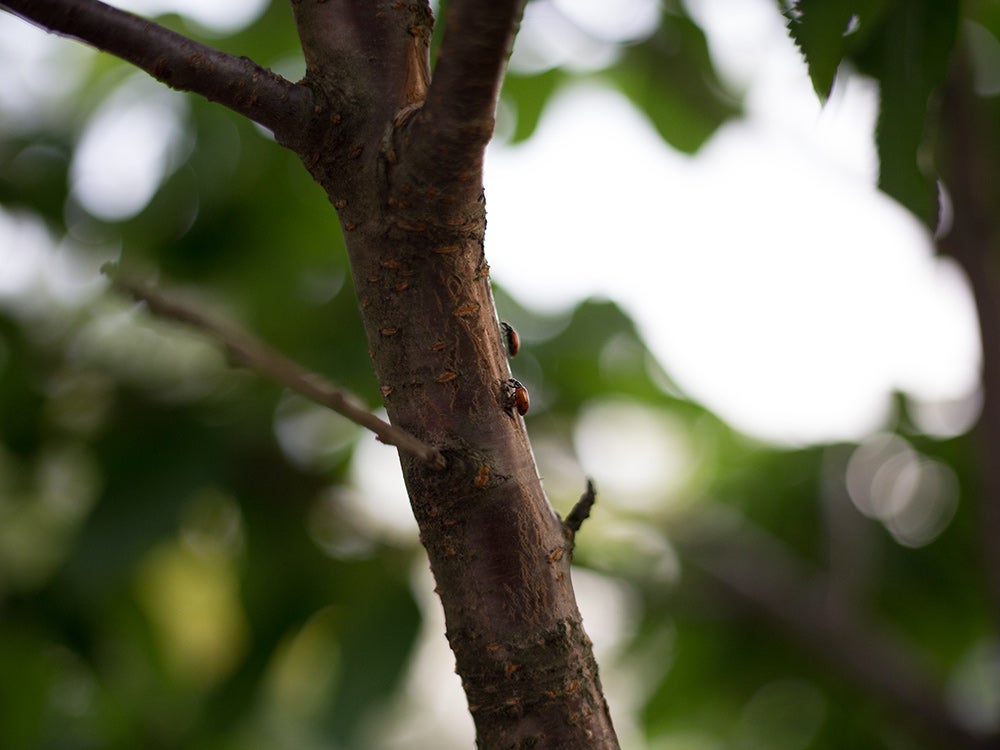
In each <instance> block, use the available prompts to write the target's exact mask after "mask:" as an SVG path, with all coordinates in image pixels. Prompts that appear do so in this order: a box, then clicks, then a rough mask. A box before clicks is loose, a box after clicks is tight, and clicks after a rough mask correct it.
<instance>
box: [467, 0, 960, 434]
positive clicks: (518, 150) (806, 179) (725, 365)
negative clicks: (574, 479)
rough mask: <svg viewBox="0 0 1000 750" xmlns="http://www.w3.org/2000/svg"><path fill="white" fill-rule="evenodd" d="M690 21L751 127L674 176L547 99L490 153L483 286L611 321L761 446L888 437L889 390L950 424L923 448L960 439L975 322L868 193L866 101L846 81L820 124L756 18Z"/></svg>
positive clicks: (706, 11)
mask: <svg viewBox="0 0 1000 750" xmlns="http://www.w3.org/2000/svg"><path fill="white" fill-rule="evenodd" d="M648 4H649V3H647V2H646V1H645V0H629V2H627V3H625V6H626V7H627V8H628V7H632V6H636V8H637V10H635V11H634V12H633V13H626V14H624V15H626V16H627V17H630V18H631V17H636V16H641V15H642V13H643V11H642V8H643V7H644V6H646V5H648ZM566 5H569V3H566ZM689 5H690V6H691V7H692V10H697V11H698V13H697V15H698V16H699V17H700V18H701V20H702V23H703V24H704V25H705V27H706V29H707V30H708V32H709V38H710V41H711V42H712V50H713V53H716V54H717V57H718V62H719V64H720V67H721V69H722V70H723V72H724V73H726V74H728V75H729V77H730V79H731V80H733V81H734V83H735V84H737V85H739V86H740V87H742V88H745V90H746V92H747V95H746V108H747V112H748V115H747V118H746V119H745V120H742V121H740V122H736V123H732V124H730V125H727V126H726V127H724V128H723V129H722V130H721V131H719V132H718V133H717V134H716V135H715V136H714V137H713V139H712V140H711V141H710V142H709V143H708V144H707V145H706V146H705V147H704V149H703V150H701V151H700V152H699V153H698V154H697V155H696V156H695V157H694V158H688V157H686V156H684V155H681V154H678V153H677V152H674V151H672V150H671V149H670V148H669V147H668V146H666V145H664V144H663V142H662V141H661V139H660V138H659V137H658V135H657V134H656V133H655V131H654V130H653V128H652V127H651V126H650V124H649V123H648V122H647V121H646V120H645V119H644V116H643V115H642V114H641V113H640V112H639V111H637V110H636V109H635V108H634V107H633V106H632V105H631V104H630V103H629V102H628V101H627V100H625V99H624V98H623V97H622V96H621V95H620V94H618V93H617V92H615V91H612V90H610V89H601V88H596V87H592V86H591V87H581V88H576V89H571V90H569V91H566V92H564V93H562V94H561V95H560V96H559V97H558V99H557V100H556V101H555V102H553V103H552V104H551V106H550V108H549V109H548V110H547V112H546V115H545V116H544V119H543V121H542V123H541V125H540V127H539V130H538V132H537V134H536V135H535V136H534V137H533V138H532V139H530V140H529V141H528V142H526V143H525V144H523V145H518V146H514V147H510V146H506V145H504V144H503V143H502V142H500V141H498V142H496V143H495V144H494V145H493V146H492V148H491V149H490V152H489V160H488V164H487V175H486V191H487V206H488V212H489V231H488V233H487V251H488V254H489V258H490V262H491V268H492V271H493V275H494V278H495V279H497V280H498V281H499V282H500V283H502V284H503V285H504V286H505V287H507V288H508V289H509V290H510V291H511V292H513V294H514V295H515V296H516V297H517V298H518V299H519V300H521V301H523V302H524V303H526V304H528V305H529V306H537V307H541V308H546V309H558V308H563V307H565V306H567V305H570V304H572V303H573V302H574V301H577V300H579V299H582V298H585V297H588V296H604V297H609V298H612V299H614V300H616V301H617V302H619V303H620V304H622V305H623V306H624V307H625V308H626V309H627V310H628V312H629V313H631V314H632V315H633V316H634V318H635V319H636V320H637V321H638V323H639V324H640V326H641V328H642V330H643V333H644V334H645V336H646V338H647V341H648V343H649V345H650V346H651V348H652V349H653V351H654V352H655V353H656V355H657V356H658V357H659V359H660V361H661V362H662V364H663V365H664V366H665V367H666V369H667V371H668V372H669V373H670V375H671V376H672V377H673V378H675V379H676V381H677V382H678V384H679V385H680V386H681V387H682V388H683V390H684V391H685V392H686V393H688V394H689V395H691V396H692V397H694V398H695V399H696V400H699V401H701V402H703V403H704V404H706V405H707V406H709V407H710V408H712V409H713V410H715V411H717V412H718V413H719V414H720V415H721V416H723V417H724V418H725V419H727V420H729V421H730V422H731V423H733V424H734V425H736V426H737V427H739V428H740V429H742V430H744V431H746V432H748V433H750V434H753V435H756V436H758V437H762V438H765V439H769V440H774V441H777V442H791V443H799V442H814V441H827V440H841V439H858V438H860V437H863V436H864V435H866V434H869V433H871V432H872V431H874V430H877V429H878V428H879V427H880V426H882V425H884V424H885V421H886V419H887V417H888V416H889V411H888V410H889V408H890V400H889V394H890V393H891V392H892V391H893V390H904V391H907V392H908V393H910V394H912V395H913V396H914V397H916V399H917V400H918V401H921V402H940V401H946V402H957V403H951V404H950V405H951V406H952V407H954V408H951V409H949V408H947V406H946V407H945V408H939V409H936V410H935V412H934V413H935V415H936V416H937V417H939V419H938V420H937V421H936V422H934V423H932V422H931V421H928V423H927V424H926V425H924V426H925V428H926V429H929V430H931V431H941V432H948V431H949V430H950V429H962V428H963V427H966V426H967V425H968V420H969V418H970V417H971V416H974V414H975V403H976V396H975V391H976V387H977V386H976V384H977V381H978V371H979V345H978V338H977V334H976V321H975V313H974V309H973V306H972V302H971V298H970V296H969V292H968V289H967V285H966V283H965V280H964V278H963V277H962V275H961V273H960V272H958V271H957V269H956V268H955V267H954V266H953V265H952V264H950V263H947V262H942V261H940V260H936V259H934V258H933V257H932V247H931V243H930V238H929V237H928V235H927V233H926V232H925V231H924V230H923V229H922V228H921V227H920V226H919V224H918V223H917V222H916V221H915V220H914V219H913V218H912V217H911V216H910V215H909V214H907V213H906V212H905V211H903V210H902V209H900V208H899V207H898V206H897V205H896V204H894V203H893V202H892V201H890V200H889V199H887V198H886V197H885V196H883V195H882V194H880V193H879V192H878V191H877V190H876V189H875V188H874V181H875V175H876V173H877V165H876V159H875V152H874V146H873V144H872V137H871V134H872V132H873V127H874V122H875V116H876V107H877V98H876V97H877V91H876V90H875V87H874V85H873V84H871V83H870V82H867V81H862V80H859V79H856V78H852V79H848V80H847V81H841V82H840V83H839V84H838V88H837V89H836V90H835V93H834V96H833V98H832V100H831V101H830V102H829V103H828V104H827V106H826V107H825V108H821V107H820V106H819V104H818V102H817V100H816V97H815V95H814V93H813V91H812V88H811V85H810V83H809V80H808V77H807V74H806V71H805V67H804V65H803V63H802V61H801V59H800V57H799V55H798V53H797V51H796V50H795V48H794V46H793V45H792V43H791V42H790V41H789V40H788V37H787V34H786V31H785V29H784V27H783V23H782V19H781V18H780V16H779V15H778V14H777V12H776V11H775V9H774V6H773V3H771V2H767V0H700V2H698V3H689ZM587 7H588V8H590V7H591V6H589V5H588V6H587ZM530 8H531V6H529V10H530ZM591 9H592V8H591ZM592 10H593V9H592ZM619 10H620V8H618V6H617V5H616V6H615V8H614V9H612V8H610V7H607V8H606V12H607V13H609V14H613V13H617V12H618V11H619ZM594 12H598V11H594ZM556 16H558V14H555V13H549V14H547V15H544V14H536V15H535V16H529V17H528V19H527V22H528V23H534V24H536V25H544V24H546V23H552V24H553V25H555V26H557V25H558V23H559V21H558V19H557V20H555V21H553V20H552V18H553V17H556ZM551 36H552V34H551V33H548V32H547V31H542V30H539V29H537V28H534V29H532V28H529V31H528V33H527V34H526V35H525V36H524V37H522V38H520V39H519V42H521V41H525V39H527V44H528V45H530V44H531V43H538V42H537V40H539V39H545V38H550V37H551ZM567 48H571V49H572V48H573V45H571V44H569V43H567V44H565V45H563V46H562V47H561V49H563V50H565V49H567ZM581 54H583V53H581ZM560 55H562V61H563V62H565V61H566V59H570V60H572V59H573V58H572V55H573V53H572V51H571V52H565V51H564V52H561V53H560ZM542 56H543V55H542V53H533V50H531V49H529V50H528V52H527V53H525V57H527V58H529V62H528V63H527V64H528V66H531V65H534V66H535V67H538V66H539V65H540V64H541V63H539V62H538V59H539V58H541V57H542ZM557 57H558V56H557ZM583 59H584V61H585V60H586V58H583ZM543 62H544V61H543ZM517 63H518V60H517V59H516V58H515V60H514V64H515V65H516V64H517ZM580 64H581V65H582V64H584V62H581V63H580ZM970 402H971V403H972V406H971V407H970ZM926 411H927V410H926V409H923V410H921V412H920V413H921V414H924V413H925V412H926Z"/></svg>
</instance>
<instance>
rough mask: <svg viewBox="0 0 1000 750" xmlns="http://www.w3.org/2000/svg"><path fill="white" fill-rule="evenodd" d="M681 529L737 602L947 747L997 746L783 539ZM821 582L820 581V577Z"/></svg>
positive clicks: (695, 558)
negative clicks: (960, 717) (959, 716)
mask: <svg viewBox="0 0 1000 750" xmlns="http://www.w3.org/2000/svg"><path fill="white" fill-rule="evenodd" d="M698 526H699V524H697V523H694V524H692V525H691V526H689V527H687V528H680V529H678V531H679V533H678V536H677V537H676V538H677V541H679V542H680V548H681V551H682V552H683V554H684V558H685V559H686V560H687V561H688V562H690V563H692V564H693V565H694V566H695V567H697V568H699V569H700V570H702V571H703V572H704V573H706V574H708V576H709V577H710V578H712V579H714V580H715V581H716V582H717V583H719V584H721V585H722V587H723V590H725V591H727V592H729V594H731V595H732V596H733V597H734V598H735V599H737V600H738V601H740V602H742V603H744V604H748V605H750V606H751V607H752V608H753V609H755V610H757V611H758V612H759V613H760V614H762V615H764V616H765V617H767V618H768V619H769V620H771V621H772V622H774V623H775V624H776V625H778V626H779V627H780V628H782V629H783V630H784V631H785V632H786V633H787V634H788V635H790V636H791V637H792V638H794V639H795V640H796V641H798V642H799V643H800V645H802V646H803V647H805V648H806V649H809V650H811V651H813V652H815V653H816V654H817V655H818V656H820V658H823V659H825V660H826V661H827V662H828V663H829V664H830V665H832V666H833V667H834V668H836V669H837V670H839V671H841V672H842V673H843V674H844V675H845V676H846V677H848V678H851V679H853V680H854V681H855V682H857V683H858V684H859V685H861V686H862V687H863V688H864V689H865V690H867V691H868V692H869V693H870V694H871V695H872V696H874V697H876V698H877V699H879V700H880V701H881V702H882V703H883V704H884V705H886V706H888V707H890V708H891V709H894V710H895V711H896V712H897V713H899V714H900V715H901V716H902V717H903V718H904V719H905V720H906V721H908V722H910V723H911V724H913V725H914V726H917V727H922V728H923V729H924V730H925V731H927V732H929V733H930V734H932V735H933V736H935V737H936V738H937V739H938V740H939V741H941V742H942V743H943V745H942V746H943V747H949V748H966V749H968V750H987V749H990V750H996V748H997V747H998V746H1000V742H998V738H997V737H992V736H989V737H986V736H980V735H978V734H974V733H972V732H971V731H970V730H968V729H966V728H965V727H964V726H962V725H961V724H960V723H958V721H957V720H956V719H955V717H954V716H953V715H952V713H951V712H950V711H949V710H948V708H947V706H946V705H945V703H944V701H943V700H942V698H941V690H940V687H939V685H938V683H937V681H936V680H935V679H934V677H933V676H932V675H931V674H930V671H929V669H924V668H922V666H921V661H922V660H921V659H920V658H919V656H918V655H917V654H915V653H914V652H913V651H911V650H909V649H907V648H905V647H904V645H903V643H902V642H901V641H900V639H898V638H896V637H894V636H893V635H892V634H891V633H889V632H887V631H885V630H883V629H879V628H876V627H874V626H873V625H872V624H871V623H870V622H867V621H866V620H865V618H863V617H862V615H861V614H860V613H859V612H857V611H856V610H855V609H854V608H853V607H852V606H850V605H849V604H848V603H847V602H845V601H844V600H843V599H841V598H838V597H836V596H835V595H834V593H833V589H832V588H831V587H830V586H829V585H828V584H827V583H826V582H825V581H823V580H822V579H819V576H818V574H810V572H809V571H808V569H807V567H806V565H805V564H804V563H803V562H802V561H801V560H799V559H797V558H796V557H795V556H794V555H793V554H792V553H791V552H790V551H789V550H787V549H785V548H784V547H783V546H782V545H780V543H778V542H777V541H776V540H773V539H769V538H767V537H765V536H764V535H763V534H757V533H752V532H749V531H746V530H744V531H743V532H740V533H736V534H725V535H723V534H718V533H711V532H710V533H705V532H704V531H702V530H699V529H698V528H697V527H698ZM817 579H819V580H817Z"/></svg>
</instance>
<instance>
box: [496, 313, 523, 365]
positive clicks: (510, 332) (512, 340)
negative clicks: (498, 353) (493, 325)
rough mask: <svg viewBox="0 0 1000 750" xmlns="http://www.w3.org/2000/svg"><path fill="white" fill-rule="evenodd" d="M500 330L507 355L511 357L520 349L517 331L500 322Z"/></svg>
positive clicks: (519, 338)
mask: <svg viewBox="0 0 1000 750" xmlns="http://www.w3.org/2000/svg"><path fill="white" fill-rule="evenodd" d="M500 328H501V329H503V339H504V343H505V344H506V345H507V353H508V354H510V356H512V357H513V356H515V355H516V354H517V353H518V351H520V349H521V337H520V336H518V335H517V331H515V330H514V328H513V326H511V325H510V324H509V323H504V322H503V321H502V320H501V321H500Z"/></svg>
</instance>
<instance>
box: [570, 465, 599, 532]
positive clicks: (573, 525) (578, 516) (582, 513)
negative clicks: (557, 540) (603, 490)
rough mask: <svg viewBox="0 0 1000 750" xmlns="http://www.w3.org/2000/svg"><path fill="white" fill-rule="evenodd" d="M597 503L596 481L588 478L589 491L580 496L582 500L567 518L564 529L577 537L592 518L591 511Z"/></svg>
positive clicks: (577, 502)
mask: <svg viewBox="0 0 1000 750" xmlns="http://www.w3.org/2000/svg"><path fill="white" fill-rule="evenodd" d="M595 502H597V490H596V489H595V488H594V480H593V479H589V478H588V479H587V489H586V490H585V491H584V493H583V494H582V495H580V499H579V500H577V501H576V504H575V505H574V506H573V509H572V510H570V512H569V515H568V516H566V520H565V521H563V528H565V529H566V531H568V532H569V533H570V534H572V535H574V536H575V535H576V532H578V531H579V530H580V527H581V526H583V522H584V521H586V520H587V519H588V518H590V509H591V508H593V507H594V503H595Z"/></svg>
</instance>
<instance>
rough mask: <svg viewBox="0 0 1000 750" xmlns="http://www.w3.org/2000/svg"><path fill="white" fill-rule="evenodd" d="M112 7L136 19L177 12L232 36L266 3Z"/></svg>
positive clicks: (146, 1) (141, 0)
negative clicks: (134, 16)
mask: <svg viewBox="0 0 1000 750" xmlns="http://www.w3.org/2000/svg"><path fill="white" fill-rule="evenodd" d="M115 7H118V8H121V9H122V10H127V11H129V12H131V13H136V14H138V15H140V16H147V17H152V16H158V15H163V14H166V13H177V14H179V15H182V16H185V17H186V18H189V19H191V20H192V21H194V22H195V23H196V24H198V25H199V26H201V27H202V28H204V29H205V30H206V31H211V32H214V33H216V34H232V33H234V32H237V31H239V30H240V29H243V28H245V27H246V26H249V25H250V24H251V23H253V22H254V21H256V20H257V18H258V17H259V16H260V14H261V13H263V12H264V8H266V7H267V0H210V1H209V2H205V0H117V2H115Z"/></svg>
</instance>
